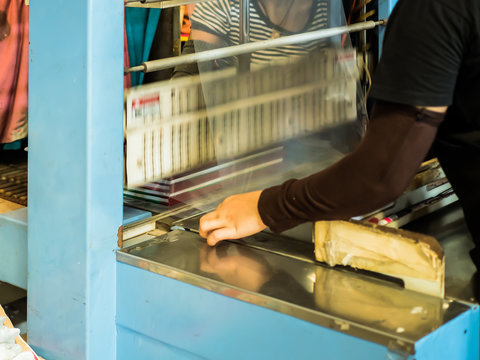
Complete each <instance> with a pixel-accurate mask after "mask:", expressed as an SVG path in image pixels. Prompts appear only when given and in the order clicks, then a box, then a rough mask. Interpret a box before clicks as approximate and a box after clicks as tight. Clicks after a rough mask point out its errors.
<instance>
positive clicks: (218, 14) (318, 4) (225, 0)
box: [191, 0, 329, 64]
mask: <svg viewBox="0 0 480 360" xmlns="http://www.w3.org/2000/svg"><path fill="white" fill-rule="evenodd" d="M328 1H329V0H313V4H312V10H311V11H310V18H309V19H308V21H307V23H306V25H305V27H304V28H303V29H302V30H300V31H298V32H297V33H304V32H309V31H315V30H320V29H325V28H327V27H328V20H329V19H328V18H329V17H328ZM191 21H192V29H196V30H202V31H206V32H208V33H211V34H213V35H216V36H218V37H219V38H221V39H222V40H223V41H224V42H225V43H226V46H232V45H238V44H239V42H240V40H239V38H240V36H239V24H240V9H239V0H215V1H206V2H200V3H198V4H197V5H196V6H195V11H194V12H193V14H192V17H191ZM276 34H282V36H285V35H291V34H294V33H292V32H289V31H286V30H284V29H282V28H280V27H279V26H277V25H275V24H273V23H272V22H271V21H270V20H269V19H268V17H266V16H265V15H264V14H263V12H262V11H261V10H260V7H259V4H258V2H257V1H256V0H250V33H249V36H250V41H252V42H253V41H261V40H268V39H272V38H274V37H276V36H275V35H276ZM327 44H328V40H326V39H322V40H317V41H312V42H308V43H303V44H298V45H288V46H283V47H278V48H272V49H265V50H260V51H257V52H255V53H252V55H251V62H252V64H264V63H267V62H270V61H272V60H286V59H288V58H291V57H297V56H301V55H306V54H307V53H309V52H311V51H312V50H314V49H315V48H317V47H325V46H326V45H327Z"/></svg>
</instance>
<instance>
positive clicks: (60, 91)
mask: <svg viewBox="0 0 480 360" xmlns="http://www.w3.org/2000/svg"><path fill="white" fill-rule="evenodd" d="M123 14H124V4H123V2H122V1H121V0H75V1H64V0H41V1H31V2H30V54H29V57H30V71H29V169H28V172H29V179H28V182H29V194H28V198H29V207H28V269H29V275H28V337H29V343H30V344H31V345H32V346H33V347H34V348H35V349H36V350H37V351H38V353H39V354H40V355H42V356H44V357H45V358H47V359H49V360H50V359H52V360H53V359H69V360H74V359H107V360H108V359H115V358H116V354H115V349H116V346H115V341H116V336H115V309H116V307H115V303H116V300H115V291H116V289H115V274H116V273H115V250H116V244H117V230H118V228H119V226H120V225H121V224H122V185H123V184H122V179H123V36H124V23H123Z"/></svg>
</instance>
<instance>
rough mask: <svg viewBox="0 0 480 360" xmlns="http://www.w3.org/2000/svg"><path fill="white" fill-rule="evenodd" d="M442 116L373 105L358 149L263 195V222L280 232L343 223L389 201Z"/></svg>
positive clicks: (427, 144)
mask: <svg viewBox="0 0 480 360" xmlns="http://www.w3.org/2000/svg"><path fill="white" fill-rule="evenodd" d="M443 118H444V114H441V113H436V112H432V111H427V110H419V109H416V108H415V107H412V106H407V105H400V104H394V103H388V102H377V103H376V104H375V105H374V108H373V110H372V115H371V118H370V123H369V126H368V130H367V132H366V134H365V137H364V139H363V141H362V143H361V144H360V145H359V147H358V148H357V149H356V150H355V151H353V152H352V153H350V154H349V155H347V156H345V157H344V158H343V159H342V160H340V161H338V162H337V163H335V164H334V165H332V166H330V167H328V168H327V169H325V170H322V171H320V172H318V173H315V174H313V175H311V176H309V177H306V178H303V179H300V180H297V179H291V180H288V181H287V182H285V183H283V184H282V185H279V186H274V187H271V188H268V189H266V190H264V191H263V192H262V194H261V196H260V200H259V203H258V210H259V213H260V216H261V218H262V220H263V222H264V223H265V224H266V225H267V226H268V227H270V229H271V230H272V231H274V232H282V231H284V230H287V229H290V228H292V227H294V226H296V225H299V224H301V223H303V222H307V221H317V220H343V219H349V218H351V217H353V216H359V215H363V214H366V213H369V212H371V211H374V210H376V209H378V208H380V207H382V206H384V205H386V204H388V203H389V202H391V201H393V200H395V199H396V198H397V197H398V196H399V195H401V194H402V192H403V191H404V190H405V189H406V187H407V186H408V185H409V183H410V181H411V180H412V178H413V177H414V175H415V173H416V171H417V169H418V167H419V165H420V164H421V163H422V161H423V160H424V159H425V156H426V154H427V152H428V150H429V149H430V147H431V145H432V143H433V140H434V139H435V135H436V133H437V128H438V125H439V124H440V123H441V122H442V120H443Z"/></svg>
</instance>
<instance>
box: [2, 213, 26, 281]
mask: <svg viewBox="0 0 480 360" xmlns="http://www.w3.org/2000/svg"><path fill="white" fill-rule="evenodd" d="M0 234H1V236H0V281H4V282H7V283H9V284H12V285H15V286H18V287H19V288H22V289H26V288H27V208H21V209H18V210H14V211H10V212H8V213H5V214H1V215H0Z"/></svg>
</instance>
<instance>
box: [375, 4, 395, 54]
mask: <svg viewBox="0 0 480 360" xmlns="http://www.w3.org/2000/svg"><path fill="white" fill-rule="evenodd" d="M397 1H398V0H378V18H379V19H388V17H389V16H390V14H391V12H392V10H393V8H394V7H395V5H396V4H397ZM384 35H385V27H383V26H381V27H380V28H379V30H378V50H379V51H378V54H379V56H380V54H381V53H382V48H383V37H384Z"/></svg>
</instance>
